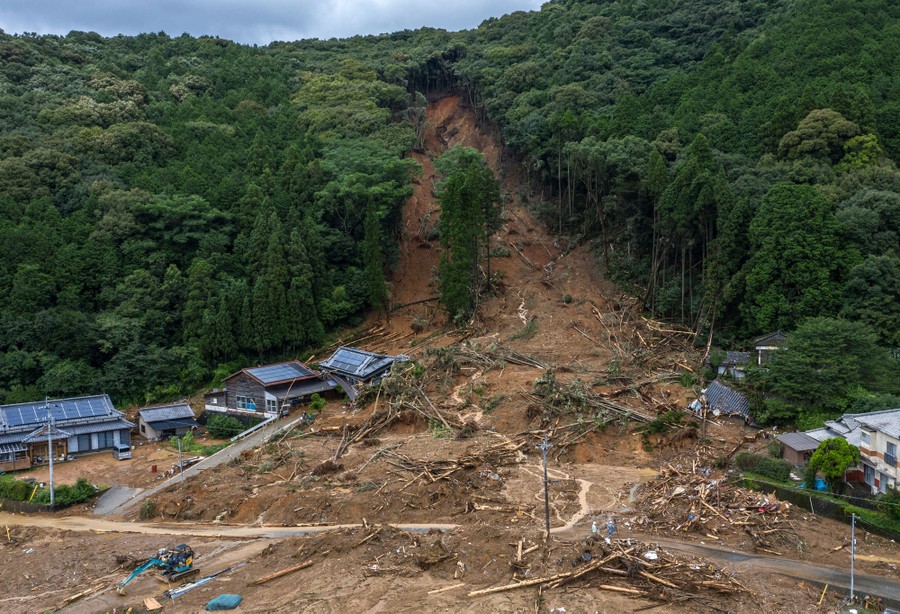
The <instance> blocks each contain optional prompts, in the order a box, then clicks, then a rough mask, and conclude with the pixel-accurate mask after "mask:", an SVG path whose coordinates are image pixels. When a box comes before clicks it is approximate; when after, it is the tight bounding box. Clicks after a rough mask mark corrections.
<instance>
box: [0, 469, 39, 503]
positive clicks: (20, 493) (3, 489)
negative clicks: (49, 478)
mask: <svg viewBox="0 0 900 614" xmlns="http://www.w3.org/2000/svg"><path fill="white" fill-rule="evenodd" d="M33 490H34V485H33V484H29V483H28V482H23V481H22V480H17V479H15V478H14V477H13V476H11V475H4V476H2V477H0V499H12V500H13V501H27V500H28V497H30V496H31V491H33Z"/></svg>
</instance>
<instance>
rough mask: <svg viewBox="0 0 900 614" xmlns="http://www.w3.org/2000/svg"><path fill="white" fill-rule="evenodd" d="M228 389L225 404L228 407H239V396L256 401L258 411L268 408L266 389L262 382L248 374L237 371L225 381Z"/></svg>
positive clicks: (261, 411)
mask: <svg viewBox="0 0 900 614" xmlns="http://www.w3.org/2000/svg"><path fill="white" fill-rule="evenodd" d="M225 384H226V386H227V387H228V391H227V393H226V395H225V406H226V407H227V408H228V409H238V406H237V398H238V397H239V396H244V397H249V398H251V399H253V400H254V402H255V403H256V410H255V411H256V412H257V413H260V414H261V413H263V412H265V409H266V390H265V388H264V387H263V385H262V384H260V383H259V382H257V381H256V380H255V379H253V378H252V377H250V376H249V375H247V374H246V373H237V374H235V375H234V376H233V377H231V378H229V379H228V380H226V381H225Z"/></svg>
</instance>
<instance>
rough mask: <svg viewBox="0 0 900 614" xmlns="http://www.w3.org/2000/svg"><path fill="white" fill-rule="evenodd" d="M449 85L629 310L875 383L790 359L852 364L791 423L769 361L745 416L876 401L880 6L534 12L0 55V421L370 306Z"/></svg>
mask: <svg viewBox="0 0 900 614" xmlns="http://www.w3.org/2000/svg"><path fill="white" fill-rule="evenodd" d="M448 93H459V94H461V95H463V96H464V98H465V100H467V101H468V102H469V104H471V105H472V106H473V108H475V109H476V111H477V112H478V115H479V118H480V119H481V121H483V122H484V124H485V126H487V127H490V128H491V129H492V130H494V131H495V132H496V134H497V135H498V137H500V138H501V139H502V140H503V142H504V144H505V145H506V152H507V157H509V158H510V159H511V160H515V161H516V163H517V164H519V167H520V169H521V175H522V177H523V178H524V183H525V185H523V194H522V196H523V197H524V198H525V199H526V200H527V201H528V202H529V204H530V205H531V206H533V207H534V209H535V210H536V211H537V212H539V214H540V215H541V217H542V219H543V220H544V221H545V223H546V224H547V225H548V226H549V227H550V228H552V229H553V230H554V231H555V232H558V233H560V234H561V235H565V236H568V237H570V238H571V239H572V241H589V242H592V243H593V244H594V245H596V252H597V260H598V266H599V267H602V268H604V269H605V270H606V271H607V272H608V274H609V275H610V276H612V277H613V279H615V280H616V281H618V282H619V283H621V284H622V285H623V287H626V288H628V289H629V291H631V292H633V293H634V294H635V295H637V296H640V297H641V299H642V301H643V302H644V304H645V306H646V308H647V309H648V310H652V311H653V312H655V313H656V314H657V315H658V316H660V317H667V318H670V319H673V320H676V321H679V322H681V323H683V324H685V325H688V326H691V327H693V328H695V329H696V330H698V331H700V332H702V333H704V335H703V336H705V334H706V333H708V332H709V331H710V330H713V331H714V334H715V338H716V340H717V343H718V344H720V345H723V346H729V347H731V346H735V347H736V346H739V345H740V344H741V343H745V342H746V341H747V340H748V339H750V338H751V337H753V336H754V335H757V334H761V333H766V332H770V331H772V330H777V329H781V330H784V331H786V332H791V333H792V334H793V331H795V330H796V331H797V332H796V334H797V335H799V338H800V339H802V338H803V335H804V334H805V335H810V334H813V336H815V331H817V330H818V331H819V333H820V334H821V335H826V336H829V338H831V339H841V340H843V341H846V342H848V343H850V344H851V345H854V347H855V349H857V350H858V349H860V348H861V347H862V348H863V350H864V351H863V354H864V356H865V357H867V358H866V360H865V361H864V362H865V363H866V364H869V362H874V364H875V365H877V369H876V370H877V371H878V376H877V377H874V376H871V373H870V371H869V370H867V369H858V368H856V366H857V365H856V363H854V365H850V366H849V367H847V366H846V365H844V364H843V363H841V364H838V365H836V366H835V365H831V364H827V365H824V366H823V365H818V366H817V365H816V364H812V365H807V367H808V368H809V369H812V370H813V372H816V373H821V372H823V371H826V370H827V369H832V368H833V369H838V370H839V371H841V372H842V373H848V372H849V373H851V374H856V375H853V376H852V377H851V376H848V377H846V378H841V379H840V390H837V391H834V390H832V391H831V392H828V393H823V394H826V396H825V397H824V399H825V400H824V401H823V402H822V403H820V404H817V405H816V406H815V407H812V406H807V404H804V403H800V402H799V397H797V391H796V389H795V388H792V387H791V386H790V385H788V384H786V383H785V382H789V381H790V379H791V377H795V378H796V377H799V376H798V375H797V373H800V372H801V371H802V370H801V371H797V370H794V371H791V370H790V369H789V368H787V367H784V368H782V369H781V370H777V369H773V373H772V374H769V375H767V377H769V378H770V381H763V382H761V385H762V386H763V387H764V388H766V389H768V390H770V391H773V392H775V393H776V394H775V396H776V397H777V399H778V400H777V401H772V400H771V399H770V400H769V401H767V402H766V404H765V407H764V408H761V410H760V411H761V412H763V414H762V415H763V416H764V417H768V418H769V419H771V420H778V421H790V420H793V419H795V418H796V417H797V413H798V412H805V413H806V414H811V413H815V412H820V411H826V412H828V411H832V412H833V411H840V410H843V409H848V408H853V407H857V406H859V404H860V403H862V404H867V403H868V405H866V407H867V408H870V409H874V408H877V407H878V404H879V402H881V403H882V404H883V403H887V402H892V401H890V400H891V399H896V397H890V396H887V395H889V394H890V393H898V392H900V390H898V389H897V386H898V383H897V382H898V380H900V378H898V377H896V375H897V372H898V371H897V366H896V365H897V360H898V349H897V348H898V347H900V172H898V170H897V168H896V161H897V160H898V158H900V5H898V4H897V3H895V2H891V1H890V0H836V1H825V0H797V1H793V2H788V1H787V0H768V1H762V0H735V1H733V2H714V1H712V0H685V1H681V2H674V1H673V0H640V1H639V0H619V1H588V0H553V1H551V2H548V3H547V4H545V5H544V6H543V8H542V9H541V11H539V12H532V13H525V12H519V13H514V14H511V15H507V16H504V17H501V18H496V19H490V20H487V21H485V22H484V23H483V24H482V25H481V26H480V27H479V28H477V29H474V30H470V31H463V32H459V33H449V32H446V31H443V30H434V29H422V30H417V31H403V32H397V33H394V34H391V35H384V36H366V37H354V38H350V39H345V40H329V41H298V42H283V43H273V44H271V45H269V46H267V47H255V46H254V47H248V46H242V45H237V44H234V43H232V42H229V41H226V40H221V39H216V38H209V37H201V38H192V37H189V36H181V37H178V38H172V37H170V36H167V35H165V34H163V33H159V34H145V35H140V36H136V37H115V38H103V37H100V36H98V35H96V34H91V33H83V32H73V33H70V34H69V35H68V36H65V37H58V36H36V35H27V34H26V35H18V36H9V35H0V152H2V160H0V287H3V288H6V289H8V291H7V292H6V294H7V300H6V301H3V302H2V303H0V401H5V402H12V401H16V400H20V399H26V398H29V399H30V398H34V397H38V396H41V395H43V394H50V395H64V394H76V393H80V392H87V391H96V390H97V389H103V390H105V391H108V392H110V393H111V394H113V395H114V396H115V398H117V399H119V400H136V401H145V400H154V399H158V398H163V397H166V396H172V395H177V394H179V393H182V392H185V391H189V390H192V389H195V388H196V387H197V386H199V385H202V384H204V383H205V382H208V381H209V379H210V376H211V374H212V373H213V371H214V370H215V369H216V368H217V367H218V366H219V365H222V364H223V363H232V364H233V363H238V362H240V361H241V360H262V359H268V358H277V357H280V356H285V355H289V354H296V353H297V352H298V351H301V350H302V349H304V348H309V347H314V346H315V345H316V344H317V343H319V342H320V341H321V340H322V339H323V338H324V336H325V335H326V334H327V333H328V331H329V330H332V329H334V328H335V327H338V326H342V325H345V324H348V323H352V322H355V321H357V320H358V318H359V317H360V316H361V314H362V313H363V311H364V310H365V309H367V308H375V309H382V308H384V307H385V305H386V304H387V302H388V301H389V300H390V299H389V294H390V293H389V288H388V287H387V286H386V285H385V281H384V280H385V277H384V274H385V272H386V271H389V270H390V267H391V265H392V263H393V262H394V260H395V258H396V253H397V248H396V237H397V232H398V222H399V219H400V209H401V207H402V204H403V202H404V199H405V198H406V196H407V195H408V194H409V185H410V180H411V177H412V176H413V175H414V174H415V173H416V172H417V170H418V169H417V168H416V166H415V165H414V164H413V163H411V162H410V161H409V160H408V159H406V158H404V155H405V154H406V153H407V152H409V151H410V150H411V149H413V148H415V147H417V146H418V145H419V144H420V138H421V129H422V120H423V115H424V109H425V105H426V100H427V99H428V98H433V97H436V96H440V95H444V94H448ZM810 329H812V331H813V333H810ZM796 345H797V347H806V346H803V345H802V344H800V343H797V344H796ZM809 347H812V348H814V349H811V350H810V351H811V352H817V354H815V356H814V357H813V358H815V360H819V361H826V362H827V360H828V359H830V358H831V357H832V352H830V351H829V350H828V349H827V348H828V346H827V345H826V346H825V348H826V349H825V350H824V352H825V355H824V356H823V354H822V352H823V350H822V347H817V346H816V344H812V345H811V346H809ZM837 353H838V352H834V354H837ZM857 355H858V352H856V353H854V352H852V351H851V352H847V351H843V352H841V355H840V357H839V358H841V360H844V361H846V360H849V357H852V356H857ZM815 360H813V362H815ZM788 362H789V361H785V363H788ZM776 371H777V372H776ZM773 378H774V379H773ZM785 378H787V379H785ZM762 379H765V377H763V378H762ZM830 382H831V383H834V380H833V379H832V380H830ZM792 395H794V396H792ZM878 395H882V396H881V397H879V396H878ZM801 396H802V395H801ZM872 398H876V399H878V398H881V399H888V400H884V401H877V400H876V401H874V402H873V401H872ZM873 403H874V405H873Z"/></svg>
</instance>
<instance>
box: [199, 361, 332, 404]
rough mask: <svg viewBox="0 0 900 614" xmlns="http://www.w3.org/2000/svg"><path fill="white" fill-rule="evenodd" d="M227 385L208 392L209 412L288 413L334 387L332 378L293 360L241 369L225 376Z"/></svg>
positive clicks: (206, 396) (206, 397)
mask: <svg viewBox="0 0 900 614" xmlns="http://www.w3.org/2000/svg"><path fill="white" fill-rule="evenodd" d="M224 383H225V387H224V388H216V389H214V390H212V391H211V392H208V393H207V394H206V395H205V408H206V411H207V412H224V413H233V414H238V415H256V416H259V415H263V416H266V417H270V416H277V415H279V414H285V413H287V412H289V411H290V409H291V408H292V407H295V406H297V405H299V404H301V403H304V402H306V401H308V400H309V398H310V397H312V395H313V394H317V393H325V392H329V391H332V390H334V389H335V388H336V387H337V384H336V383H335V381H334V380H333V379H331V378H330V377H327V376H323V375H322V374H321V373H319V372H317V371H314V370H312V369H310V368H309V367H307V366H306V365H305V364H303V363H302V362H300V361H297V360H292V361H289V362H282V363H278V364H273V365H263V366H260V367H250V368H246V369H241V370H240V371H238V372H237V373H233V374H232V375H229V376H228V377H226V378H225V381H224Z"/></svg>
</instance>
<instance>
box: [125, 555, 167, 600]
mask: <svg viewBox="0 0 900 614" xmlns="http://www.w3.org/2000/svg"><path fill="white" fill-rule="evenodd" d="M165 566H166V564H165V563H164V562H163V561H161V560H159V559H157V558H151V559H147V561H146V562H145V563H143V564H141V565H139V566H138V567H136V568H135V570H134V571H132V572H131V575H130V576H128V577H127V578H125V579H124V580H122V581H121V582H119V584H118V585H117V586H116V591H117V592H118V593H119V594H120V595H124V594H125V586H126V585H127V584H128V583H129V582H131V581H132V580H134V579H135V578H137V577H138V576H139V575H141V574H142V573H144V572H145V571H147V570H148V569H152V568H154V567H165Z"/></svg>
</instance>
